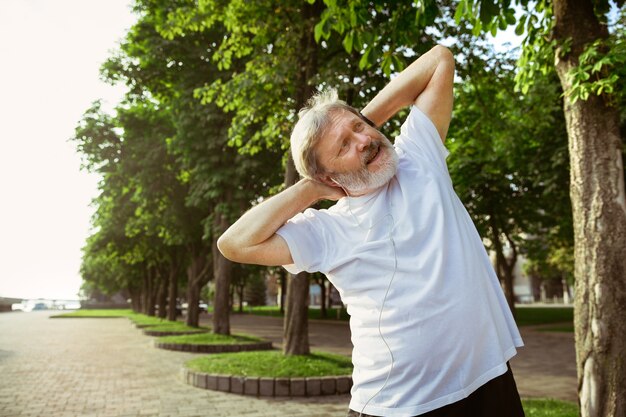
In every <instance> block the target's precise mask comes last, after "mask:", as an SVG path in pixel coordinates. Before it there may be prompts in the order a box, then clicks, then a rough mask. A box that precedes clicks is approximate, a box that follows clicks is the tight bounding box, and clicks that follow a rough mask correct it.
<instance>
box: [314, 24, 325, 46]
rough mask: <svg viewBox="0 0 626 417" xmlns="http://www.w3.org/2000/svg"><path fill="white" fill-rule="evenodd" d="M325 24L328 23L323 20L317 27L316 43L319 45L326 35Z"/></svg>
mask: <svg viewBox="0 0 626 417" xmlns="http://www.w3.org/2000/svg"><path fill="white" fill-rule="evenodd" d="M324 23H326V22H325V21H324V20H322V21H321V22H319V23H318V24H317V25H315V30H314V36H315V42H317V43H319V41H320V39H321V38H322V35H323V33H324Z"/></svg>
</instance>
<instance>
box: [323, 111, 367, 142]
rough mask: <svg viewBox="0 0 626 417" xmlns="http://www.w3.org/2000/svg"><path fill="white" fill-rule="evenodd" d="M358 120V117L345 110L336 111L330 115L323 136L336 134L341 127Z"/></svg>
mask: <svg viewBox="0 0 626 417" xmlns="http://www.w3.org/2000/svg"><path fill="white" fill-rule="evenodd" d="M358 120H360V118H359V116H357V115H356V114H354V113H352V112H351V111H348V110H346V109H337V110H335V111H333V112H332V113H331V114H330V124H329V126H328V128H327V129H326V132H324V136H327V135H329V134H332V133H337V131H338V130H340V129H341V128H342V127H344V126H346V125H351V124H353V123H355V122H357V121H358Z"/></svg>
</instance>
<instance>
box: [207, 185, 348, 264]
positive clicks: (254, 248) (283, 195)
mask: <svg viewBox="0 0 626 417" xmlns="http://www.w3.org/2000/svg"><path fill="white" fill-rule="evenodd" d="M343 195H344V194H343V192H342V191H341V190H339V189H337V188H333V187H328V186H326V185H324V184H322V183H320V182H317V181H312V180H308V179H303V180H300V181H299V182H298V183H296V184H295V185H293V186H291V187H289V188H287V189H286V190H284V191H282V192H280V193H278V194H277V195H275V196H273V197H271V198H269V199H267V200H265V201H263V202H262V203H260V204H258V205H256V206H254V207H252V208H251V209H250V210H249V211H247V212H246V213H245V214H244V215H243V216H241V217H240V218H239V220H237V221H236V222H235V223H234V224H233V225H232V226H230V227H229V228H228V230H226V232H224V234H222V236H220V238H219V239H218V241H217V247H218V248H219V250H220V252H222V254H223V255H224V256H225V257H226V258H228V259H230V260H231V261H234V262H239V263H246V264H256V265H268V266H277V265H289V264H292V263H293V260H292V258H291V252H289V247H288V246H287V243H286V242H285V241H284V240H283V238H282V237H280V236H279V235H277V234H276V231H277V230H278V229H279V228H280V227H281V226H282V225H283V224H285V222H286V221H287V220H289V219H290V218H292V217H293V216H295V215H296V214H298V213H299V212H301V211H303V210H304V209H306V208H308V207H310V206H311V205H313V204H315V203H316V202H317V201H319V200H321V199H328V200H337V199H339V198H341V197H342V196H343Z"/></svg>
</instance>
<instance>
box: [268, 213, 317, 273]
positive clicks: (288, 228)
mask: <svg viewBox="0 0 626 417" xmlns="http://www.w3.org/2000/svg"><path fill="white" fill-rule="evenodd" d="M318 213H319V212H318V211H317V210H314V209H307V210H305V211H304V212H303V213H299V214H297V215H295V216H294V217H292V218H291V219H289V220H288V221H287V223H285V224H284V225H283V226H282V227H281V228H280V229H278V230H277V231H276V234H278V235H279V236H280V237H282V238H283V239H285V242H287V246H289V251H290V252H291V258H292V259H293V264H291V265H283V267H284V268H285V269H286V270H287V271H289V272H291V273H292V274H298V273H300V272H303V271H306V272H318V271H322V272H323V271H324V270H325V264H326V259H327V256H326V252H327V247H328V245H327V242H326V239H325V233H324V227H323V225H322V222H321V220H320V219H319V217H318Z"/></svg>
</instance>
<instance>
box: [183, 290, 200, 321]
mask: <svg viewBox="0 0 626 417" xmlns="http://www.w3.org/2000/svg"><path fill="white" fill-rule="evenodd" d="M199 302H200V288H199V286H198V284H197V281H194V282H193V283H192V282H190V283H189V285H188V286H187V318H186V320H185V324H186V325H187V326H191V327H198V324H199V321H200V309H199V308H198V303H199Z"/></svg>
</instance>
